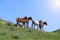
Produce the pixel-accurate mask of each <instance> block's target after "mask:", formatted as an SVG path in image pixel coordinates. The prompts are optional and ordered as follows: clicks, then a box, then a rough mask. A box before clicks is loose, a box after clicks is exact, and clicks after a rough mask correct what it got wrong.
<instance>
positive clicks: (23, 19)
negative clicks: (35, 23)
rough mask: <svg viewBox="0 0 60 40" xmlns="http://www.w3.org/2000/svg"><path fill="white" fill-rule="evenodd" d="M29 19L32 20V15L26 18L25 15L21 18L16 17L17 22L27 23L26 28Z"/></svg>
mask: <svg viewBox="0 0 60 40" xmlns="http://www.w3.org/2000/svg"><path fill="white" fill-rule="evenodd" d="M29 20H32V17H29V18H27V16H26V17H23V18H19V17H18V18H16V22H17V24H19V22H20V23H23V26H25V23H26V24H27V28H28V23H29Z"/></svg>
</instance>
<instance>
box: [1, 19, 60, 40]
mask: <svg viewBox="0 0 60 40" xmlns="http://www.w3.org/2000/svg"><path fill="white" fill-rule="evenodd" d="M0 40H60V34H57V33H54V32H50V33H49V32H42V31H38V30H35V29H30V28H29V29H26V28H20V27H15V26H12V24H11V23H10V24H9V25H8V24H7V22H6V21H4V20H0Z"/></svg>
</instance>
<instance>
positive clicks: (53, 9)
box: [0, 0, 60, 32]
mask: <svg viewBox="0 0 60 40" xmlns="http://www.w3.org/2000/svg"><path fill="white" fill-rule="evenodd" d="M58 2H60V1H58V0H55V1H54V0H53V1H52V0H0V17H2V18H3V19H4V20H9V21H12V22H14V23H16V18H17V17H24V16H28V17H30V16H31V17H32V18H33V19H34V20H43V21H47V22H48V26H44V30H45V31H49V32H50V31H54V30H57V29H60V3H58ZM30 25H31V24H30Z"/></svg>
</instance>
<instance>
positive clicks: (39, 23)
mask: <svg viewBox="0 0 60 40" xmlns="http://www.w3.org/2000/svg"><path fill="white" fill-rule="evenodd" d="M33 25H34V29H35V25H37V30H38V27H39V28H40V30H41V29H42V28H43V27H44V25H47V22H42V20H37V21H36V20H33V21H32V28H33Z"/></svg>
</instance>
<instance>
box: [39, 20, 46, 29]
mask: <svg viewBox="0 0 60 40" xmlns="http://www.w3.org/2000/svg"><path fill="white" fill-rule="evenodd" d="M44 25H46V26H47V22H42V20H40V21H39V28H40V30H43V27H44Z"/></svg>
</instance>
